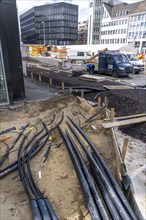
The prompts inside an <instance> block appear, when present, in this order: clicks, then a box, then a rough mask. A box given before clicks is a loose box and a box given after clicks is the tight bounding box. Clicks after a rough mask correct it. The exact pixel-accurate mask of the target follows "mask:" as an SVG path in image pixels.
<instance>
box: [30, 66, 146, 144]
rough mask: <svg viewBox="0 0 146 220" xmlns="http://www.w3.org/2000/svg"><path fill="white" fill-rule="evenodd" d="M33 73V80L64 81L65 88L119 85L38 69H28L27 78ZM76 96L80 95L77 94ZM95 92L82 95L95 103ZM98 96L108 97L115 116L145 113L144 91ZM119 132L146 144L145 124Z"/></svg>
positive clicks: (117, 91)
mask: <svg viewBox="0 0 146 220" xmlns="http://www.w3.org/2000/svg"><path fill="white" fill-rule="evenodd" d="M31 72H33V73H34V78H35V79H37V80H38V75H39V74H40V73H41V74H42V81H44V82H48V83H49V78H52V81H53V86H54V87H56V86H60V87H61V82H62V81H64V84H65V86H87V87H94V88H103V85H120V83H119V82H117V81H116V80H113V81H108V80H105V81H103V82H90V81H83V80H81V79H80V78H79V77H75V76H71V74H70V73H67V72H63V71H60V72H55V71H54V72H53V71H47V70H41V69H38V68H28V76H30V73H31ZM78 95H81V93H79V94H78ZM96 95H97V92H90V93H87V94H85V95H84V98H85V99H86V100H90V101H95V99H94V98H95V96H96ZM99 96H101V97H103V100H104V97H105V96H107V97H108V108H109V109H110V108H111V107H114V108H115V112H116V116H124V115H131V114H132V115H133V114H140V113H146V90H139V89H118V90H108V91H104V92H101V93H100V94H99ZM120 130H122V132H124V133H125V134H128V135H130V136H132V137H134V138H136V139H140V140H142V141H144V142H146V132H145V130H146V123H141V124H136V125H130V126H123V127H120Z"/></svg>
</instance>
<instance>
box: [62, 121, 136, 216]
mask: <svg viewBox="0 0 146 220" xmlns="http://www.w3.org/2000/svg"><path fill="white" fill-rule="evenodd" d="M68 118H69V120H70V121H71V123H72V124H73V125H74V127H75V128H76V129H77V131H78V132H79V133H80V134H81V136H82V138H81V137H80V136H79V134H78V132H77V131H76V129H75V128H74V127H73V126H72V125H71V123H69V122H67V124H68V126H69V128H70V130H71V132H72V133H73V135H74V137H75V139H76V142H74V140H73V139H72V137H71V135H70V134H69V132H68V131H66V133H65V132H64V131H63V130H62V129H61V128H60V127H59V131H60V134H61V136H62V137H63V140H64V142H65V145H66V147H67V149H68V152H69V154H70V157H71V160H72V163H73V165H74V167H75V170H76V173H77V176H78V179H79V181H80V184H81V187H82V190H83V193H84V196H85V200H86V204H87V208H88V210H89V213H90V215H91V218H92V220H109V219H113V220H137V217H136V216H135V214H134V212H133V210H132V208H131V207H130V205H129V203H128V201H127V199H126V197H125V196H124V194H123V192H122V190H121V189H120V187H119V185H118V183H117V182H116V180H115V178H114V176H113V175H112V173H111V171H110V170H109V168H108V167H107V165H106V163H105V162H104V160H103V158H102V157H101V155H100V154H99V152H98V150H97V148H96V147H95V145H94V144H93V143H92V142H91V140H90V139H89V138H88V136H87V135H86V134H85V133H84V131H83V130H82V129H81V128H80V127H79V126H78V125H77V124H76V123H75V122H74V121H73V120H72V119H71V118H70V117H68ZM83 138H84V140H85V141H86V142H87V143H88V145H89V146H90V149H91V150H92V152H90V151H89V149H88V148H87V147H86V145H85V143H84V142H83ZM76 143H79V145H80V147H82V149H83V150H84V152H85V154H86V156H87V158H88V161H89V167H90V169H89V168H88V166H87V164H86V163H85V161H84V159H83V157H82V155H81V153H80V151H79V149H78V147H77V144H76ZM91 174H92V175H91Z"/></svg>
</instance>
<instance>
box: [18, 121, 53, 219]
mask: <svg viewBox="0 0 146 220" xmlns="http://www.w3.org/2000/svg"><path fill="white" fill-rule="evenodd" d="M42 124H43V127H44V129H45V134H42V130H41V131H39V132H38V133H37V140H35V141H34V139H35V137H36V135H34V136H33V137H32V138H31V140H30V141H29V142H28V143H27V144H26V145H25V141H26V136H24V138H23V139H22V142H21V144H20V148H19V151H18V172H19V175H20V179H21V181H22V184H23V187H24V190H25V193H26V195H27V197H28V199H29V203H30V206H31V210H32V214H33V219H34V220H57V216H56V214H55V212H54V210H53V208H52V206H51V204H50V202H49V200H48V199H47V198H45V197H44V195H43V193H42V192H41V191H40V189H39V187H38V185H37V184H36V182H35V180H34V178H33V174H32V170H31V167H30V158H31V155H32V153H33V152H34V151H35V150H36V148H38V147H39V148H43V147H44V146H45V145H46V144H47V141H48V138H49V136H50V134H51V132H50V131H49V130H48V128H47V126H46V124H45V123H44V122H42ZM40 134H42V135H41V136H40ZM33 141H34V142H33ZM30 145H31V147H30ZM28 148H29V152H28Z"/></svg>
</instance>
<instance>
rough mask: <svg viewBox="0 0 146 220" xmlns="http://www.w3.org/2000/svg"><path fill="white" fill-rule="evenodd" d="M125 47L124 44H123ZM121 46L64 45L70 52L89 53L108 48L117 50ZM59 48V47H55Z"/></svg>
mask: <svg viewBox="0 0 146 220" xmlns="http://www.w3.org/2000/svg"><path fill="white" fill-rule="evenodd" d="M124 45H126V44H124ZM122 46H123V44H92V45H66V48H68V49H71V50H86V51H89V52H98V50H103V49H105V48H108V50H119V49H120V48H121V47H122ZM57 47H58V48H61V46H57Z"/></svg>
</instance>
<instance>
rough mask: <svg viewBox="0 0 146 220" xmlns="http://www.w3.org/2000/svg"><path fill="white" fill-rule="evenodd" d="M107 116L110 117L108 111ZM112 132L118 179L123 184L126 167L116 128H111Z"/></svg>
mask: <svg viewBox="0 0 146 220" xmlns="http://www.w3.org/2000/svg"><path fill="white" fill-rule="evenodd" d="M106 116H107V117H108V118H109V120H110V117H109V113H108V112H107V111H106ZM111 133H112V139H113V146H114V150H115V154H116V164H117V180H118V183H119V185H120V186H121V181H122V175H125V174H126V170H125V167H124V166H123V162H122V158H121V152H120V148H119V144H118V141H117V137H116V134H115V130H114V128H111Z"/></svg>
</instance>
